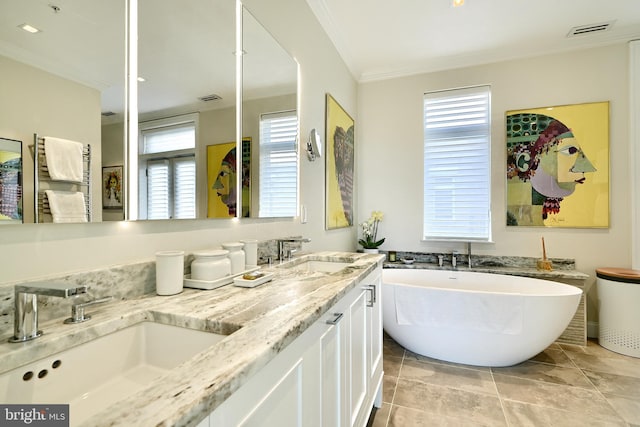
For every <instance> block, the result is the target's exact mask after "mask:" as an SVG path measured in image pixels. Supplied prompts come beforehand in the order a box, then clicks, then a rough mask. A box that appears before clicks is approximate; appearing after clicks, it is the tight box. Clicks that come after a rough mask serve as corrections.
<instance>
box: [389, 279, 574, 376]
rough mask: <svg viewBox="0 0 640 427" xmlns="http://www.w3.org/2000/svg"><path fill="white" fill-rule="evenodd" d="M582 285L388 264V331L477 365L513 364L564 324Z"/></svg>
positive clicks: (422, 350) (413, 346)
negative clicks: (407, 267)
mask: <svg viewBox="0 0 640 427" xmlns="http://www.w3.org/2000/svg"><path fill="white" fill-rule="evenodd" d="M581 295H582V290H580V289H579V288H577V287H574V286H570V285H565V284H563V283H558V282H552V281H548V280H541V279H533V278H528V277H519V276H507V275H502V274H491V273H479V272H469V271H444V270H421V269H384V270H383V271H382V298H383V303H382V309H383V317H382V318H383V325H384V330H385V331H386V332H387V333H388V334H389V335H390V336H391V337H392V338H393V339H394V340H395V341H396V342H397V343H398V344H400V345H402V346H403V347H404V348H406V349H407V350H410V351H412V352H414V353H418V354H421V355H423V356H428V357H432V358H435V359H440V360H445V361H449V362H455V363H463V364H467V365H476V366H496V367H497V366H511V365H515V364H517V363H520V362H523V361H525V360H527V359H529V358H531V357H533V356H535V355H536V354H538V353H540V352H541V351H543V350H544V349H545V348H547V347H548V346H549V344H551V343H553V342H554V341H555V340H556V339H557V338H558V337H559V336H560V335H561V334H562V332H563V331H564V330H565V328H566V327H567V325H568V324H569V322H570V321H571V319H572V317H573V315H574V314H575V312H576V309H577V307H578V303H579V301H580V297H581Z"/></svg>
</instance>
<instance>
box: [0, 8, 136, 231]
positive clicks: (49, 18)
mask: <svg viewBox="0 0 640 427" xmlns="http://www.w3.org/2000/svg"><path fill="white" fill-rule="evenodd" d="M125 19H126V4H125V1H124V0H120V1H109V2H104V1H101V0H65V1H63V2H61V3H60V4H59V5H58V4H56V2H55V1H52V2H47V1H19V0H0V75H1V76H2V78H1V79H0V97H2V101H1V102H0V137H1V138H8V139H11V140H17V141H21V143H22V144H21V145H22V178H23V186H22V192H21V193H22V205H23V215H22V220H23V221H22V222H24V223H33V222H34V219H35V213H36V210H35V209H34V206H35V203H34V201H35V197H36V196H35V195H34V188H35V183H34V155H33V149H34V134H37V135H39V136H42V137H44V136H48V137H56V138H62V139H66V140H71V141H74V142H79V143H81V144H85V145H86V144H88V145H90V147H91V163H90V166H89V167H88V171H90V176H91V186H90V188H91V189H90V191H88V193H87V194H88V195H90V197H88V198H87V199H88V200H87V202H86V206H87V207H90V212H89V213H90V217H89V218H87V219H89V220H91V221H101V220H102V191H101V179H102V178H101V174H102V165H104V164H109V163H110V162H111V161H116V160H112V159H109V158H105V157H103V156H102V151H103V149H108V147H104V146H103V145H104V144H103V141H102V136H101V127H102V124H103V123H104V122H109V121H110V120H111V121H113V122H114V123H116V122H119V124H118V125H115V126H114V128H113V130H114V132H115V133H117V134H118V138H119V140H120V145H119V147H120V148H121V147H122V141H123V139H124V128H123V125H122V117H123V113H124V105H125V104H124V99H125V88H124V79H125V24H126V22H125ZM103 113H104V114H105V115H104V116H103V115H102V114H103ZM106 115H108V117H107V116H106ZM121 159H122V155H120V156H119V159H118V160H120V161H121ZM120 164H121V163H120ZM40 177H42V175H40ZM43 181H44V180H43ZM46 185H47V183H46V182H43V185H42V186H39V188H44V187H46ZM64 185H65V184H62V185H61V186H60V187H55V185H54V186H52V188H53V189H56V188H58V189H63V190H64V191H67V190H71V189H72V188H74V189H75V187H66V186H64ZM56 191H57V190H56ZM41 218H42V216H41ZM43 220H46V218H43ZM0 225H2V222H0Z"/></svg>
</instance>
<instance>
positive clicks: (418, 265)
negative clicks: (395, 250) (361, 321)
mask: <svg viewBox="0 0 640 427" xmlns="http://www.w3.org/2000/svg"><path fill="white" fill-rule="evenodd" d="M384 268H407V269H425V270H451V269H452V268H451V265H445V266H443V267H439V266H438V265H437V264H432V263H428V262H414V263H413V264H405V263H403V262H402V261H397V262H385V263H384ZM456 271H471V272H474V271H475V272H478V273H492V274H507V275H512V276H524V277H534V278H536V279H547V280H554V279H555V280H559V279H564V280H566V279H569V280H585V279H588V278H589V275H588V274H585V273H581V272H579V271H577V270H569V269H556V270H552V271H542V270H538V269H536V268H533V267H529V268H527V267H522V266H515V267H513V266H483V265H480V266H473V267H472V268H469V267H467V265H466V264H465V263H464V262H461V263H460V264H458V266H457V267H456Z"/></svg>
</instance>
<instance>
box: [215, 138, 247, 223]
mask: <svg viewBox="0 0 640 427" xmlns="http://www.w3.org/2000/svg"><path fill="white" fill-rule="evenodd" d="M236 177H237V174H236V143H235V142H227V143H224V144H215V145H209V146H207V218H234V217H235V216H236V213H237V196H238V192H237V190H236V187H237V184H236V182H237V179H236ZM241 182H242V198H241V200H242V213H241V216H242V217H248V216H249V209H250V206H251V138H244V139H243V140H242V181H241Z"/></svg>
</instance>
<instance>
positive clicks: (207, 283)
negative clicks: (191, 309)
mask: <svg viewBox="0 0 640 427" xmlns="http://www.w3.org/2000/svg"><path fill="white" fill-rule="evenodd" d="M231 282H233V276H224V277H221V278H220V279H216V280H196V279H192V278H191V275H190V274H185V276H184V287H185V288H194V289H206V290H211V289H216V288H219V287H221V286H224V285H228V284H229V283H231Z"/></svg>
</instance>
